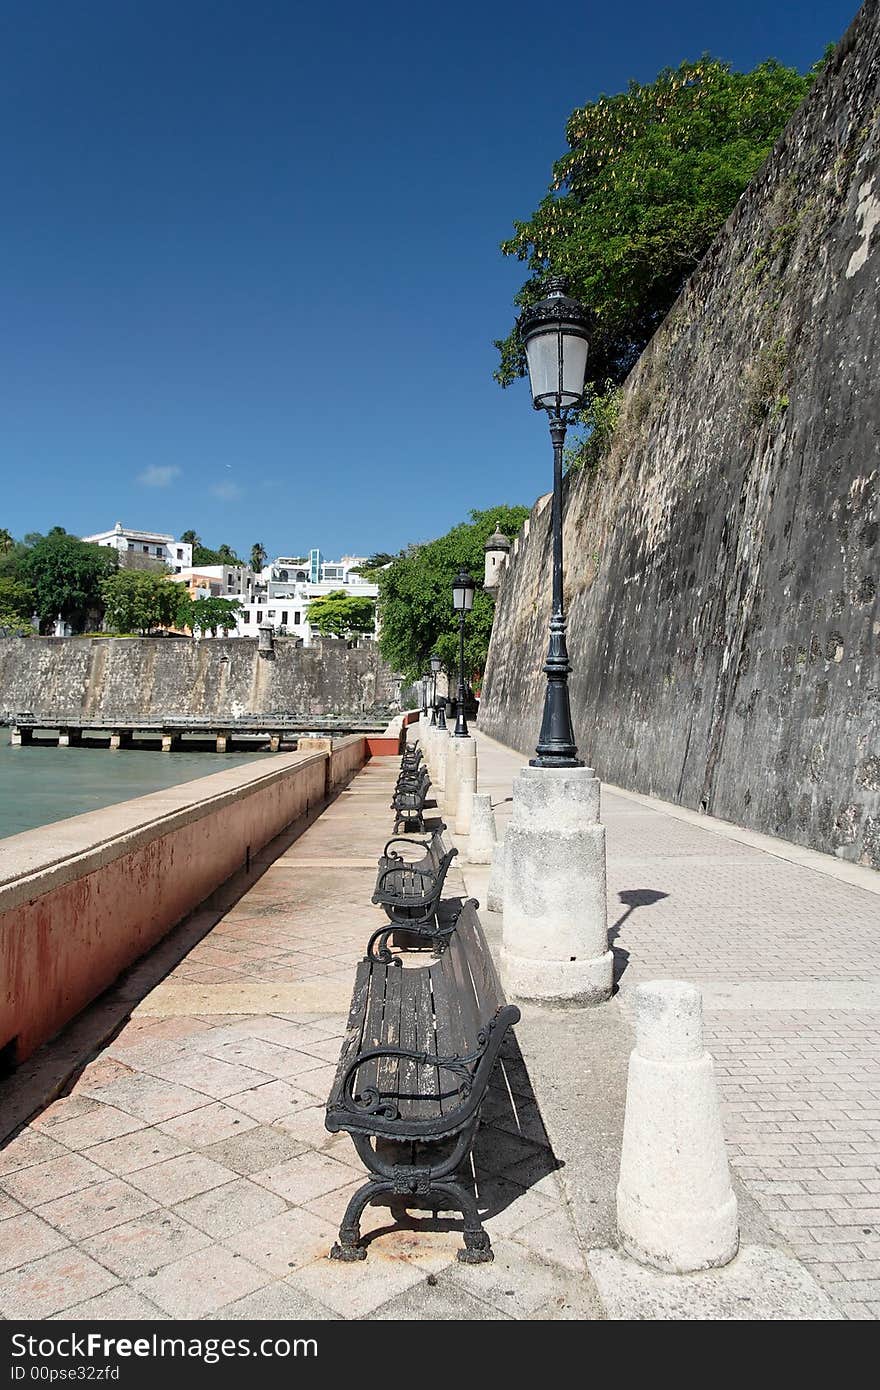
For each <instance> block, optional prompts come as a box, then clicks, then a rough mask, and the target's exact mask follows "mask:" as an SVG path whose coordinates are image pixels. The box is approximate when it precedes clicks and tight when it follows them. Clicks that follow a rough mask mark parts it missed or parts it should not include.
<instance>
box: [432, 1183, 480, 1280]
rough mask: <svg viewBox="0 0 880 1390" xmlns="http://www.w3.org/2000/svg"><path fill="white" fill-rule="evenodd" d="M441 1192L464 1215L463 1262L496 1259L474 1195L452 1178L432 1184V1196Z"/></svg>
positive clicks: (460, 1258)
mask: <svg viewBox="0 0 880 1390" xmlns="http://www.w3.org/2000/svg"><path fill="white" fill-rule="evenodd" d="M440 1193H442V1195H443V1196H444V1197H445V1198H446V1199H447V1202H448V1205H449V1206H451V1207H452V1208H454V1210H455V1211H460V1212H461V1214H462V1216H463V1217H464V1249H463V1250H459V1252H458V1258H459V1260H461V1262H462V1264H466V1265H481V1264H488V1263H489V1261H490V1260H494V1258H495V1254H494V1251H493V1250H492V1244H491V1242H490V1240H489V1233H488V1231H485V1230H484V1229H483V1223H482V1221H481V1220H480V1212H479V1208H478V1207H477V1202H476V1198H474V1197H472V1196H471V1194H470V1192H468V1191H467V1189H466V1188H464V1187H462V1185H461V1183H457V1182H454V1181H453V1180H451V1179H449V1180H446V1181H444V1182H434V1183H433V1184H432V1186H431V1196H432V1197H433V1196H435V1194H440Z"/></svg>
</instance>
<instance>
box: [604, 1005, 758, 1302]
mask: <svg viewBox="0 0 880 1390" xmlns="http://www.w3.org/2000/svg"><path fill="white" fill-rule="evenodd" d="M635 1005H636V1045H635V1048H634V1049H633V1052H632V1055H631V1057H630V1062H629V1079H628V1082H627V1092H626V1115H625V1118H624V1126H623V1151H622V1154H621V1159H620V1182H619V1184H618V1188H617V1224H618V1229H619V1232H620V1240H621V1244H622V1245H623V1248H624V1250H626V1251H627V1252H628V1253H629V1254H630V1255H632V1256H634V1258H635V1259H637V1260H641V1261H642V1262H643V1263H644V1264H649V1265H653V1266H654V1267H655V1268H656V1269H662V1270H665V1271H667V1272H668V1273H671V1274H687V1273H690V1272H691V1271H693V1270H698V1269H709V1268H711V1267H712V1266H715V1265H724V1264H727V1263H728V1261H729V1260H732V1259H733V1257H734V1255H735V1254H736V1252H737V1247H738V1245H739V1230H738V1226H737V1204H736V1197H735V1196H734V1194H733V1190H732V1188H731V1185H730V1173H729V1170H728V1167H727V1152H726V1150H725V1147H724V1135H723V1133H722V1130H721V1115H720V1111H719V1108H718V1095H717V1091H716V1088H715V1072H714V1068H713V1065H712V1058H711V1057H710V1055H709V1053H708V1052H706V1051H705V1049H704V1047H703V1000H702V995H701V994H700V991H699V990H698V989H697V988H695V986H694V985H689V984H685V983H683V982H682V981H680V980H652V981H651V982H650V983H648V984H644V985H639V986H638V988H637V989H636V992H635Z"/></svg>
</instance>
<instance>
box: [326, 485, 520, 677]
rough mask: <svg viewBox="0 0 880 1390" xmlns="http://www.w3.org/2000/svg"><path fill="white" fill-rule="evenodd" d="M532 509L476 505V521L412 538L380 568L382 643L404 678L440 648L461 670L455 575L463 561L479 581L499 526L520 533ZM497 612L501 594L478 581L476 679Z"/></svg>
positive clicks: (468, 660) (472, 631) (468, 651)
mask: <svg viewBox="0 0 880 1390" xmlns="http://www.w3.org/2000/svg"><path fill="white" fill-rule="evenodd" d="M528 514H529V513H528V508H527V507H491V508H489V510H488V511H474V512H471V514H470V517H471V519H470V522H461V523H460V525H458V526H453V528H452V530H451V531H448V532H447V533H446V535H445V536H441V537H440V538H439V539H438V540H434V541H428V542H427V543H426V544H423V545H412V546H410V547H409V548H408V549H407V550H406V551H405V552H404V553H403V554H401V555H399V556H398V557H397V558H396V559H395V560H393V561H392V563H391V564H390V565H389V567H388V568H387V569H383V570H381V571H379V574H378V584H379V623H380V634H379V650H380V651H381V653H382V655H383V656H384V657H385V659H386V661H387V662H388V663H389V664H390V665H391V666H392V667H393V668H394V670H395V671H399V672H400V674H401V675H402V676H403V677H404V679H406V680H416V679H418V677H419V676H421V675H423V674H424V672H425V671H427V670H428V666H429V657H430V655H431V653H432V652H433V651H435V650H436V651H437V652H439V654H440V656H441V658H442V660H443V665H444V668H445V670H446V672H447V674H448V675H450V676H452V675H453V674H455V673H457V671H458V617H457V615H456V614H455V612H454V611H453V607H452V581H453V579H454V578H455V575H456V574H457V573H458V571H459V569H460V568H461V567H462V565H463V566H464V567H465V568H466V569H469V570H470V572H471V574H472V575H473V577H474V579H475V580H476V581H477V583H478V585H479V583H480V581H481V580H482V576H483V567H484V556H485V551H484V547H485V544H486V541H487V540H488V539H489V537H490V536H491V534H492V532H493V531H496V530H500V531H503V532H504V534H505V535H506V536H507V537H509V538H510V539H511V540H512V539H513V537H514V536H515V535H516V534H517V532H518V531H519V529H520V527H521V526H522V524H523V522H524V521H525V519H526V517H527V516H528ZM494 614H495V605H494V600H493V599H492V598H490V596H489V595H488V594H486V593H484V592H483V590H482V589H481V588H478V589H477V592H476V593H475V595H474V607H473V611H472V612H471V613H470V614H469V616H468V618H467V620H466V627H465V634H466V640H465V674H466V676H467V677H468V678H469V679H471V680H474V679H476V677H477V676H479V675H482V672H483V668H484V667H485V664H486V653H487V652H488V650H489V634H490V633H491V631H492V620H493V617H494ZM310 616H311V615H310Z"/></svg>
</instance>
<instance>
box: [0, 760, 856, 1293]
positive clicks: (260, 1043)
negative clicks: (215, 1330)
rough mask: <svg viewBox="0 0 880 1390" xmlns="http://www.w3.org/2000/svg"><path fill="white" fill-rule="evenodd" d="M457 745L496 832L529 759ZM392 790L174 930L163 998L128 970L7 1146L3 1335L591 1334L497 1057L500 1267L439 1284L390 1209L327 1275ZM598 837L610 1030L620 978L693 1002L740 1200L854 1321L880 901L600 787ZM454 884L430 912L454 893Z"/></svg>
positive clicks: (564, 1236)
mask: <svg viewBox="0 0 880 1390" xmlns="http://www.w3.org/2000/svg"><path fill="white" fill-rule="evenodd" d="M477 739H478V743H479V749H480V758H481V786H482V789H483V790H489V791H491V792H492V793H493V801H494V802H495V806H496V817H497V819H498V823H499V828H500V829H502V831H503V826H504V822H505V819H506V816H507V815H508V814H509V809H510V806H509V795H510V786H511V783H512V781H513V779H514V777H515V775H516V772H517V769H518V767H519V766H520V765H521V763H522V761H523V760H522V759H521V758H520V756H519V755H518V754H515V753H513V752H511V751H510V750H506V749H502V748H501V747H500V745H497V744H492V743H491V742H490V741H489V740H486V739H484V738H483V737H482V736H481V735H479V734H477ZM395 772H396V760H392V759H389V760H382V759H378V760H375V761H374V762H373V763H371V764H370V765H369V766H368V767H367V768H366V769H365V770H364V771H363V772H362V773H361V774H359V776H358V777H357V778H355V780H354V781H353V782H352V784H351V786H350V787H349V788H348V789H347V790H346V791H344V792H343V793H342V795H341V796H340V797H339V798H338V799H337V800H336V801H335V802H334V803H333V805H332V806H331V807H330V808H329V809H328V811H326V812H325V814H324V815H323V816H321V817H320V818H319V819H318V820H317V821H316V822H315V823H314V824H313V825H312V826H311V827H310V828H309V829H308V830H307V831H306V832H305V833H304V834H303V835H302V836H301V837H300V838H299V839H298V840H296V841H295V842H294V843H293V844H292V845H290V846H289V847H288V848H287V849H285V850H284V851H283V852H282V853H281V854H280V857H278V858H277V859H275V860H274V862H272V863H271V865H270V866H269V867H268V869H267V870H266V872H264V873H263V874H262V876H261V877H259V879H258V880H257V881H256V882H255V883H254V884H253V885H252V886H251V887H250V888H249V889H248V890H247V891H246V892H245V893H244V894H243V895H242V896H241V897H239V898H238V899H237V900H236V901H230V903H229V904H228V905H227V907H226V910H225V911H223V912H222V913H219V914H218V913H214V914H211V915H209V916H207V917H206V919H205V922H204V923H203V924H202V925H199V921H200V919H199V918H198V916H197V917H196V919H194V925H193V923H192V922H191V924H190V925H189V927H188V928H186V929H184V928H182V929H180V933H184V935H185V932H186V931H187V930H188V931H189V936H185V939H184V945H183V947H182V948H180V949H178V950H177V952H176V955H175V953H174V949H173V942H172V943H171V948H170V956H169V964H170V965H171V968H170V970H168V973H167V974H165V977H164V978H161V976H162V975H163V973H164V972H165V970H166V966H163V965H162V964H161V961H162V960H164V959H165V957H164V956H163V955H162V952H163V951H165V949H166V948H165V947H159V948H157V952H156V953H153V958H148V959H147V961H146V962H145V963H144V964H143V965H139V966H137V967H135V969H134V970H133V971H132V972H129V976H128V977H127V980H126V981H124V982H123V983H122V986H121V990H122V997H123V998H124V999H127V998H131V999H132V1001H133V1005H134V1006H133V1007H132V1008H131V1011H130V1013H127V1014H126V1017H125V1022H124V1026H123V1027H121V1029H120V1030H119V1031H118V1033H117V1034H116V1035H115V1036H114V1037H113V1038H112V1040H111V1041H109V1042H108V1043H106V1044H105V1045H103V1046H100V1047H99V1048H97V1049H93V1055H92V1059H91V1060H90V1061H89V1062H88V1064H87V1065H84V1066H83V1067H82V1068H81V1069H80V1070H79V1071H78V1073H77V1074H76V1076H75V1078H74V1080H73V1082H72V1084H71V1085H70V1086H69V1088H68V1092H67V1094H65V1095H63V1096H62V1097H61V1098H60V1099H58V1100H56V1101H54V1102H52V1103H51V1104H48V1105H45V1106H44V1107H43V1108H42V1109H38V1110H37V1113H36V1114H35V1115H34V1117H33V1118H32V1119H31V1121H30V1123H29V1124H27V1125H26V1126H25V1127H24V1128H22V1129H21V1130H20V1131H19V1132H18V1133H17V1134H16V1135H15V1136H14V1137H13V1138H12V1140H11V1141H10V1142H8V1143H7V1144H6V1145H5V1146H4V1147H2V1148H0V1316H2V1317H4V1318H16V1317H17V1318H28V1317H34V1318H74V1317H77V1318H79V1317H88V1316H94V1317H102V1318H110V1317H112V1318H139V1317H146V1318H152V1319H161V1318H198V1319H202V1318H211V1317H221V1318H227V1317H230V1318H240V1319H245V1320H246V1319H250V1318H264V1317H265V1318H277V1319H284V1318H296V1317H309V1316H312V1317H317V1318H323V1319H332V1318H339V1317H348V1318H366V1317H370V1318H375V1317H378V1318H380V1319H387V1320H392V1319H397V1318H412V1319H415V1318H429V1319H430V1318H455V1319H459V1318H467V1319H476V1318H490V1319H501V1318H510V1317H513V1318H540V1319H547V1318H572V1317H596V1316H601V1315H602V1313H601V1307H600V1306H599V1304H598V1302H597V1298H596V1294H595V1289H594V1288H593V1286H592V1284H591V1281H590V1278H589V1275H588V1273H587V1270H586V1266H585V1262H584V1254H583V1245H584V1242H583V1240H582V1239H581V1238H579V1233H578V1232H577V1231H575V1229H574V1228H573V1226H572V1222H571V1219H570V1215H569V1208H568V1206H567V1204H566V1202H565V1200H564V1192H563V1189H562V1187H561V1186H560V1182H559V1178H558V1176H557V1174H556V1172H555V1171H554V1166H555V1159H554V1157H553V1154H552V1151H551V1149H550V1146H549V1144H548V1141H547V1138H546V1135H545V1133H544V1126H543V1122H542V1116H541V1111H540V1108H539V1105H540V1104H545V1105H546V1104H553V1103H555V1102H554V1098H553V1097H552V1096H547V1097H543V1096H540V1095H539V1096H538V1097H537V1099H536V1097H535V1096H534V1095H533V1094H532V1090H531V1085H530V1082H529V1077H528V1074H527V1072H526V1070H525V1067H524V1065H523V1062H522V1059H521V1057H520V1056H519V1054H518V1052H517V1049H516V1043H515V1041H513V1042H512V1043H511V1045H510V1047H509V1048H508V1049H507V1053H506V1056H505V1058H504V1060H503V1067H502V1069H501V1070H500V1071H499V1073H498V1076H497V1080H496V1083H495V1084H494V1085H493V1088H492V1090H491V1092H490V1095H489V1097H488V1100H487V1105H486V1110H485V1124H484V1126H483V1129H482V1132H481V1137H480V1140H479V1143H478V1146H477V1149H476V1152H475V1171H474V1181H475V1183H476V1187H477V1191H478V1193H479V1196H480V1200H481V1203H482V1207H483V1210H484V1211H485V1212H486V1213H487V1222H486V1224H487V1228H488V1229H489V1230H490V1232H491V1234H492V1239H493V1245H494V1248H495V1251H496V1260H495V1263H494V1264H493V1265H491V1266H476V1267H467V1266H461V1265H458V1264H457V1262H456V1260H455V1251H456V1249H457V1247H458V1245H459V1244H460V1240H461V1237H460V1222H459V1221H458V1220H456V1219H454V1218H450V1219H446V1218H443V1219H441V1220H439V1221H438V1222H436V1223H435V1222H434V1221H432V1220H430V1219H427V1218H425V1217H424V1216H418V1215H416V1214H413V1216H412V1217H411V1218H410V1219H409V1220H408V1221H407V1222H406V1223H405V1224H396V1223H395V1222H394V1221H392V1220H391V1218H390V1216H389V1213H388V1211H387V1209H384V1208H376V1209H368V1211H367V1213H366V1219H365V1222H364V1231H365V1233H366V1234H367V1235H368V1236H369V1238H370V1254H369V1257H368V1259H367V1261H366V1263H364V1264H357V1265H338V1264H336V1263H335V1262H331V1261H329V1260H328V1259H327V1258H326V1256H327V1251H328V1248H329V1246H330V1244H331V1243H332V1241H333V1239H334V1236H335V1231H336V1225H337V1223H338V1221H339V1219H340V1216H341V1214H342V1211H343V1209H344V1206H345V1203H346V1201H347V1200H348V1197H349V1196H350V1194H351V1193H352V1192H353V1191H355V1190H356V1188H357V1186H358V1185H359V1184H360V1182H361V1181H362V1178H363V1174H362V1169H361V1165H360V1162H359V1160H358V1159H357V1156H356V1154H355V1152H354V1149H353V1147H352V1145H351V1143H350V1141H349V1139H348V1137H347V1136H346V1135H336V1136H331V1135H329V1134H328V1133H327V1132H326V1130H325V1129H324V1127H323V1107H324V1101H325V1099H326V1096H327V1093H328V1090H329V1087H330V1082H331V1079H332V1076H333V1073H334V1069H335V1063H336V1058H337V1055H338V1050H339V1043H340V1038H341V1033H342V1029H343V1027H344V1022H345V1015H346V1010H347V1003H348V998H349V994H350V990H351V982H352V976H353V970H354V966H355V963H356V961H357V959H358V958H359V957H360V955H361V954H362V952H363V949H364V944H365V942H366V939H367V936H368V935H369V933H370V931H371V930H372V929H373V927H374V926H375V924H376V922H377V921H378V920H379V919H378V916H377V911H376V909H374V908H372V907H371V906H370V905H369V898H370V894H371V892H372V885H373V878H374V872H375V869H374V865H375V859H376V856H377V854H378V852H379V850H380V849H381V846H382V844H383V842H384V840H385V839H386V838H387V834H388V833H390V830H389V826H390V813H389V811H388V807H387V802H388V797H389V790H390V785H391V783H392V781H393V778H394V775H395ZM603 821H604V823H605V824H606V826H607V830H608V894H609V925H610V926H611V930H612V937H613V944H614V949H615V954H616V957H617V971H618V976H619V982H620V992H619V994H618V996H617V1000H616V1001H615V1002H614V1003H613V1004H612V1005H610V1006H608V1007H609V1008H617V1009H620V1010H621V1011H622V1013H623V1015H624V1016H627V1014H628V1011H629V1001H630V999H631V993H632V990H633V988H634V986H635V984H637V983H638V982H639V981H640V980H642V979H649V978H655V977H657V976H667V977H668V976H674V977H678V978H684V979H689V980H692V981H693V982H694V983H696V984H698V985H699V986H700V987H701V988H702V990H703V993H704V1003H705V1018H706V1034H707V1043H708V1045H709V1047H710V1049H711V1051H712V1052H713V1055H714V1057H715V1061H716V1070H717V1075H718V1080H719V1086H720V1089H721V1092H722V1099H723V1106H724V1122H725V1132H726V1136H727V1140H728V1145H729V1152H730V1156H731V1162H732V1165H733V1166H734V1168H735V1169H736V1172H737V1174H738V1176H739V1179H740V1180H741V1181H742V1183H743V1184H744V1186H745V1188H746V1190H747V1191H748V1193H750V1194H751V1196H752V1197H753V1198H754V1200H755V1202H756V1203H757V1205H758V1207H759V1209H760V1212H761V1213H762V1214H763V1218H764V1219H765V1220H766V1221H767V1222H768V1223H769V1225H771V1226H772V1227H773V1228H774V1229H775V1230H776V1231H777V1232H779V1233H780V1235H781V1236H782V1237H783V1238H784V1240H785V1241H786V1242H787V1244H788V1247H789V1248H790V1249H791V1250H793V1252H794V1253H795V1254H796V1255H797V1256H798V1258H799V1259H800V1260H801V1261H802V1262H803V1263H804V1265H805V1266H806V1267H807V1268H808V1269H809V1270H810V1271H811V1273H812V1274H813V1275H814V1276H815V1278H816V1279H817V1280H818V1281H819V1283H820V1284H821V1285H822V1286H823V1287H824V1288H825V1289H826V1291H827V1292H828V1293H829V1294H830V1295H831V1297H832V1298H833V1299H834V1300H835V1302H836V1304H837V1306H838V1307H839V1308H840V1309H841V1310H842V1312H843V1313H844V1314H845V1315H846V1316H848V1317H850V1318H876V1317H877V1316H878V1315H880V959H878V955H880V897H878V895H877V894H876V892H873V891H870V885H869V886H860V885H859V884H856V883H853V882H851V881H850V882H848V881H844V879H843V878H838V877H835V876H834V869H835V868H836V866H835V865H834V864H833V861H831V863H830V865H829V867H830V869H831V872H822V871H820V869H821V868H822V867H823V866H822V865H821V864H820V863H819V861H818V860H814V861H812V862H809V863H808V862H804V861H803V860H802V859H801V861H800V862H798V856H797V855H796V854H793V856H792V859H791V860H789V859H788V858H786V857H781V856H784V855H785V854H786V853H787V850H786V847H785V846H784V845H783V844H782V843H781V842H778V843H777V842H769V841H761V842H760V843H743V842H742V841H741V840H740V839H739V838H731V837H730V835H729V834H725V833H724V827H721V826H719V825H717V823H713V822H712V821H710V820H706V821H701V822H700V823H699V824H695V823H693V822H692V821H688V820H683V819H682V818H681V815H680V813H678V812H677V811H676V809H675V808H671V807H670V808H664V807H663V805H662V804H661V803H652V804H650V805H647V804H645V803H644V801H641V800H638V799H634V798H631V797H629V796H626V795H622V794H618V793H617V792H615V791H611V790H608V789H605V790H604V791H603ZM817 865H819V867H817ZM475 872H477V871H476V870H474V869H467V868H466V867H465V870H464V875H462V874H461V873H455V874H453V875H451V876H450V880H449V888H450V891H451V892H453V893H454V892H461V891H464V885H465V881H467V883H468V888H469V889H470V891H474V890H473V888H472V887H471V878H472V876H473V875H474V873H475ZM180 933H178V934H175V935H179V934H180ZM156 960H158V961H159V966H158V967H157V966H156V963H155V962H156ZM175 961H176V964H175V963H174V962H175ZM126 991H127V993H126ZM102 1009H103V1010H104V1011H105V1012H106V1004H105V1002H102V1004H98V1005H95V1006H94V1012H95V1015H96V1017H98V1015H99V1014H101V1010H102ZM89 1012H91V1011H89ZM101 1016H102V1017H103V1014H101ZM78 1026H79V1025H78ZM80 1031H82V1029H80ZM86 1031H87V1030H86ZM59 1046H60V1048H61V1050H62V1052H63V1046H64V1043H63V1039H62V1040H59ZM39 1075H40V1074H39V1071H38V1070H37V1072H35V1073H34V1077H33V1080H31V1081H28V1080H27V1079H26V1082H25V1085H30V1086H31V1087H32V1088H33V1096H32V1101H33V1104H32V1105H31V1109H34V1108H37V1107H38V1105H39V1101H40V1094H39V1085H40V1082H39ZM12 1084H13V1083H10V1082H7V1083H6V1087H7V1088H8V1087H9V1086H10V1085H12ZM21 1085H22V1083H21V1082H20V1081H19V1083H18V1087H17V1090H16V1093H15V1101H16V1104H17V1105H19V1106H20V1105H21V1102H22V1097H21ZM7 1093H8V1094H11V1092H7ZM3 1100H4V1091H3V1090H2V1089H0V1104H2V1103H3ZM605 1178H607V1180H608V1182H609V1183H613V1180H614V1174H612V1173H609V1174H606V1175H605ZM580 1236H581V1237H582V1236H583V1232H581V1233H580Z"/></svg>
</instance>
